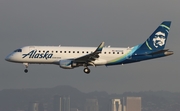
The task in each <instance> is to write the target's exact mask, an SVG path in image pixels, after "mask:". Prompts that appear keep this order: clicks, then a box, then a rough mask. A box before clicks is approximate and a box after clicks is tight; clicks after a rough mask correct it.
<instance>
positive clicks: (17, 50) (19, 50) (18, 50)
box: [14, 49, 22, 52]
mask: <svg viewBox="0 0 180 111" xmlns="http://www.w3.org/2000/svg"><path fill="white" fill-rule="evenodd" d="M14 52H22V49H16V50H15V51H14Z"/></svg>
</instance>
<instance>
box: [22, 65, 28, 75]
mask: <svg viewBox="0 0 180 111" xmlns="http://www.w3.org/2000/svg"><path fill="white" fill-rule="evenodd" d="M23 65H24V66H25V67H26V69H24V72H25V73H27V72H28V69H27V68H28V63H23Z"/></svg>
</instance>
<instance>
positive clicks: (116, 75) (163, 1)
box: [0, 0, 180, 93]
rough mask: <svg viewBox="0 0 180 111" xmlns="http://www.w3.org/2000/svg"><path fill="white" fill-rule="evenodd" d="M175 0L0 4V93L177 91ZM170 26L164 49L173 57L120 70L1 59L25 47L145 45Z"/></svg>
mask: <svg viewBox="0 0 180 111" xmlns="http://www.w3.org/2000/svg"><path fill="white" fill-rule="evenodd" d="M179 4H180V1H179V0H0V38H1V39H0V51H1V54H0V58H1V59H0V70H1V73H0V90H2V89H9V88H41V87H55V86H58V85H70V86H72V87H75V88H78V89H79V90H81V91H83V92H91V91H95V90H96V91H107V92H109V93H123V92H125V91H136V92H137V91H149V90H152V91H159V90H166V91H171V92H180V73H179V72H180V68H179V65H180V59H179V55H180V50H179V45H180V44H179V42H180V37H179V36H180V13H179V12H180V7H179ZM164 20H170V21H172V25H171V30H170V34H169V38H168V41H167V45H166V48H169V49H171V50H173V51H174V55H172V56H168V57H165V58H160V59H154V60H150V61H144V62H139V63H134V64H127V65H123V66H110V67H107V68H106V67H105V66H102V67H96V68H94V67H90V69H91V73H90V74H89V75H86V74H84V72H83V67H79V68H76V69H74V70H66V69H61V68H59V66H56V65H30V66H29V72H28V74H25V73H24V68H25V67H24V66H23V65H22V64H17V63H10V62H7V61H5V60H4V58H5V57H6V56H7V55H8V54H9V53H11V52H12V51H13V50H15V49H17V48H20V47H22V46H26V45H60V44H61V45H72V46H95V47H96V46H98V45H99V44H100V43H101V42H102V41H105V45H111V47H113V46H116V47H117V46H118V47H128V46H134V45H137V44H139V43H142V42H144V41H145V40H146V39H147V38H148V37H149V35H150V34H151V33H152V32H153V31H154V30H155V29H156V28H157V27H158V25H159V24H160V23H161V22H162V21H164Z"/></svg>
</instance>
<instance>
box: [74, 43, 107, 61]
mask: <svg viewBox="0 0 180 111" xmlns="http://www.w3.org/2000/svg"><path fill="white" fill-rule="evenodd" d="M103 47H104V42H102V43H101V44H100V45H99V46H98V47H97V49H96V50H95V51H94V52H93V53H90V54H87V55H84V56H81V57H79V58H76V59H74V62H83V63H88V62H91V61H95V60H96V59H97V58H99V53H101V51H102V49H103Z"/></svg>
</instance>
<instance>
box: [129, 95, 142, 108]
mask: <svg viewBox="0 0 180 111" xmlns="http://www.w3.org/2000/svg"><path fill="white" fill-rule="evenodd" d="M126 111H141V97H127V98H126Z"/></svg>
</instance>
